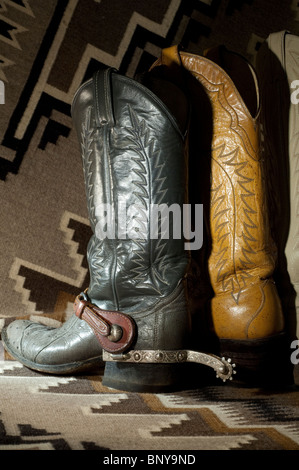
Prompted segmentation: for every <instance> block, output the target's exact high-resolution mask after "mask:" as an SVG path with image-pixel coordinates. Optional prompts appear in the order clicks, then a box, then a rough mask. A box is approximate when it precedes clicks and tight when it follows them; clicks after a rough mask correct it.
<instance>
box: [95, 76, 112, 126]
mask: <svg viewBox="0 0 299 470" xmlns="http://www.w3.org/2000/svg"><path fill="white" fill-rule="evenodd" d="M113 72H117V70H115V69H114V68H112V67H109V68H107V69H105V70H98V71H97V72H96V73H95V74H94V76H93V87H94V100H95V118H96V126H97V127H102V126H108V127H113V126H114V124H115V120H114V113H113V103H112V90H111V74H112V73H113Z"/></svg>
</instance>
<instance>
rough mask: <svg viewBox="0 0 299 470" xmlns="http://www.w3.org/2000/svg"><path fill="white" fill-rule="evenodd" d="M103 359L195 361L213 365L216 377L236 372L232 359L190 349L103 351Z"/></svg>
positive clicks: (141, 361) (229, 376)
mask: <svg viewBox="0 0 299 470" xmlns="http://www.w3.org/2000/svg"><path fill="white" fill-rule="evenodd" d="M103 360H104V361H108V362H109V361H110V362H131V363H132V362H133V363H135V364H136V363H147V364H170V363H184V362H195V363H198V364H203V365H206V366H208V367H211V368H212V369H214V370H215V372H216V377H217V378H219V379H222V380H223V382H226V380H232V379H233V375H234V374H236V371H235V367H236V365H235V364H232V361H231V359H225V358H224V357H222V358H220V357H218V356H215V355H214V354H207V353H203V352H199V351H190V350H186V349H183V350H166V351H165V350H152V349H147V350H131V351H128V352H126V353H123V354H111V353H109V352H107V351H105V350H104V351H103Z"/></svg>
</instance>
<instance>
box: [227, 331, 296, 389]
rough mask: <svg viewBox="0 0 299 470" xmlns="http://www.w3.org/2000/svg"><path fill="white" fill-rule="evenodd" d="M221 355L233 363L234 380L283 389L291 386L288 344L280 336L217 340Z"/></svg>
mask: <svg viewBox="0 0 299 470" xmlns="http://www.w3.org/2000/svg"><path fill="white" fill-rule="evenodd" d="M220 351H221V355H223V356H228V357H230V358H231V359H232V361H234V362H235V363H236V370H237V375H236V377H235V381H238V382H244V384H246V385H249V386H260V387H264V388H272V387H275V388H284V387H289V386H292V385H293V384H294V377H293V365H292V362H291V358H290V356H291V351H290V342H289V340H288V338H287V335H285V334H284V333H282V334H279V335H276V336H271V337H269V338H265V339H257V340H244V341H241V340H232V339H222V340H220Z"/></svg>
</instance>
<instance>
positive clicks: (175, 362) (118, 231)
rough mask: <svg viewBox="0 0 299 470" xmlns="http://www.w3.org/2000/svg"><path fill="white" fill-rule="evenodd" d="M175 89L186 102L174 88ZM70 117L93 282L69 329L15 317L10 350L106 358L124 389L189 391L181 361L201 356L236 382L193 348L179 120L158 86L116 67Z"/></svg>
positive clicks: (46, 359) (71, 366)
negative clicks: (78, 147)
mask: <svg viewBox="0 0 299 470" xmlns="http://www.w3.org/2000/svg"><path fill="white" fill-rule="evenodd" d="M171 87H172V85H171V84H169V86H168V93H169V91H170V89H171ZM175 96H176V98H177V99H179V100H181V104H183V101H184V97H183V96H182V93H181V92H180V91H179V90H178V89H176V95H175ZM185 103H186V101H185ZM185 106H186V108H185V109H187V105H185ZM180 109H181V110H182V106H180ZM183 114H185V115H187V113H183ZM72 117H73V121H74V125H75V128H76V130H77V133H78V137H79V140H80V142H81V152H82V160H83V168H84V176H85V183H86V195H87V202H88V210H89V218H90V223H91V228H92V230H93V236H92V237H91V240H90V242H89V245H88V253H87V258H88V264H89V269H90V285H89V288H88V290H87V291H86V292H84V293H82V294H80V295H79V296H78V297H77V299H76V301H75V303H74V308H75V313H74V315H73V316H72V317H71V318H70V320H68V321H67V322H66V323H65V324H64V325H63V326H62V327H61V328H58V329H50V328H47V327H45V326H43V325H39V324H36V323H32V322H29V321H23V320H17V321H15V322H13V323H12V324H11V325H9V327H8V328H7V329H6V330H5V331H4V332H3V338H2V339H3V342H4V345H5V348H6V349H7V350H8V351H9V352H10V354H11V355H12V356H13V357H15V358H16V359H17V360H19V361H20V362H22V363H23V364H25V365H26V366H28V367H29V368H32V369H36V370H39V371H42V372H48V373H55V374H58V373H61V374H65V373H73V372H78V371H81V370H83V369H84V368H86V367H90V366H94V365H100V364H102V359H104V361H105V362H106V366H105V374H104V381H103V383H104V385H107V386H110V387H114V388H118V389H122V390H134V391H163V390H167V389H169V388H173V387H183V386H185V385H186V381H185V380H186V379H185V373H186V370H187V369H186V368H185V367H184V364H182V363H184V362H190V361H193V360H195V361H197V362H202V363H203V364H206V365H209V366H211V367H212V368H213V369H215V370H216V371H217V372H218V375H219V376H220V377H221V378H223V379H224V380H225V379H226V378H230V377H231V375H232V366H231V364H230V363H229V362H227V361H225V360H220V359H219V358H217V357H215V356H212V355H205V354H201V353H190V351H188V350H185V348H186V347H188V346H189V338H190V331H189V329H190V313H189V310H188V305H187V295H186V284H185V282H186V281H185V277H186V273H187V270H188V262H189V261H188V251H187V250H186V249H185V248H186V247H185V241H184V237H183V233H182V232H183V220H182V214H183V211H182V209H183V204H184V202H185V193H186V176H185V173H186V172H185V166H186V164H185V159H184V136H183V134H182V131H181V129H180V127H179V125H178V121H177V120H176V119H175V118H174V117H173V115H172V114H171V113H170V111H169V110H168V108H167V107H166V106H165V104H164V103H163V102H162V101H161V100H160V99H159V98H158V97H157V95H156V94H154V93H153V92H152V91H150V90H149V89H148V88H146V87H145V86H143V85H141V84H140V83H138V82H136V81H134V80H132V79H129V78H127V77H124V76H121V75H119V74H117V73H116V72H115V71H113V70H112V69H107V70H105V71H101V72H98V73H97V74H96V75H95V76H94V77H93V79H91V80H89V81H88V82H86V83H85V84H83V85H82V86H81V87H80V88H79V90H78V92H77V93H76V95H75V98H74V101H73V105H72ZM179 121H180V118H179ZM172 210H173V211H174V212H175V211H176V216H175V215H174V216H173V218H172V217H171V216H170V214H169V211H170V212H171V211H172ZM163 211H164V213H163ZM159 215H161V218H159ZM102 351H104V352H103V356H102ZM194 354H195V356H194ZM194 357H195V359H194Z"/></svg>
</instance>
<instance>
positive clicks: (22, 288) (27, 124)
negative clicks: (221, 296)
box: [0, 0, 299, 451]
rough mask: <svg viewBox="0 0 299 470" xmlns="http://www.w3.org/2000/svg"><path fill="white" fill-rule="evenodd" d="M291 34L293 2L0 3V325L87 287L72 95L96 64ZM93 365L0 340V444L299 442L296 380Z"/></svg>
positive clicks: (210, 446)
mask: <svg viewBox="0 0 299 470" xmlns="http://www.w3.org/2000/svg"><path fill="white" fill-rule="evenodd" d="M282 29H287V30H290V31H291V32H293V34H297V35H299V6H298V2H297V1H296V0H290V1H289V2H272V1H271V0H239V1H235V0H222V1H220V0H188V1H186V0H163V1H161V0H151V1H140V0H130V1H129V0H128V1H123V0H39V1H38V2H34V1H33V0H0V200H1V204H0V216H1V224H0V246H1V263H0V292H1V296H0V334H1V330H2V328H3V327H4V326H5V325H6V324H8V323H9V322H11V321H12V320H13V319H15V318H16V317H19V318H32V319H34V320H36V321H40V322H44V323H45V324H47V325H49V326H54V327H55V326H59V325H61V323H63V322H64V321H66V320H67V319H68V318H69V316H70V315H71V314H72V313H73V310H72V303H73V300H74V298H75V296H76V295H78V294H79V293H80V292H81V291H82V290H83V289H85V288H86V287H88V282H89V277H88V276H89V275H88V269H87V261H86V248H87V243H88V240H89V237H90V235H91V231H90V227H89V222H88V215H87V208H86V200H85V189H84V182H83V172H82V164H81V157H80V151H79V143H78V141H77V136H76V135H75V132H74V129H73V125H72V120H71V116H70V106H71V102H72V99H73V95H74V93H75V91H76V89H77V88H78V87H79V85H80V84H81V83H82V82H83V81H85V80H87V79H88V78H90V77H91V76H92V74H93V72H94V71H95V70H96V69H99V68H102V67H105V66H112V67H115V68H117V69H119V70H120V72H121V73H122V74H125V75H127V76H129V77H134V76H135V75H136V74H138V73H140V72H143V71H144V70H147V69H148V67H149V66H150V65H151V64H152V63H153V62H154V60H155V59H156V58H157V57H158V56H159V54H160V51H161V49H162V48H164V47H168V46H170V45H172V44H181V45H182V47H183V48H185V49H186V50H188V51H190V52H193V53H198V54H202V53H203V51H204V50H205V49H206V48H208V47H211V46H214V45H216V44H225V45H226V46H227V47H228V48H230V49H232V50H235V51H236V52H239V53H240V54H242V55H244V56H246V57H247V58H248V59H249V60H251V62H252V63H254V61H255V54H256V52H257V50H258V47H259V45H260V43H261V41H263V40H264V39H266V37H267V36H268V34H269V33H271V32H274V31H280V30H282ZM102 373H103V371H97V372H95V373H94V375H82V376H68V377H57V376H46V375H41V374H38V373H36V372H33V371H30V370H28V369H26V368H25V367H23V366H22V365H21V364H19V363H18V362H16V361H13V360H11V358H10V357H9V356H8V355H7V354H6V353H4V351H3V347H2V345H1V341H0V397H1V398H0V451H1V450H11V449H12V450H17V449H19V450H69V449H72V450H80V449H84V450H101V449H102V450H106V451H107V450H108V451H109V450H116V449H123V450H126V449H128V450H131V449H133V450H143V449H152V450H159V449H161V450H163V449H169V450H170V449H172V450H180V449H192V450H204V449H207V450H223V449H229V450H239V449H240V450H249V449H250V450H254V449H258V450H263V449H264V450H268V449H269V450H298V449H299V422H298V420H299V406H298V405H299V397H298V386H299V378H298V366H297V378H296V384H297V388H296V387H295V388H294V389H292V390H289V391H286V392H276V393H270V392H266V391H262V390H259V389H248V388H244V387H236V386H235V385H233V384H230V383H229V384H227V383H226V384H224V385H222V384H217V385H215V384H214V383H213V384H212V383H211V384H209V385H205V386H203V387H202V388H200V389H197V390H189V391H185V392H177V393H174V394H139V393H123V392H119V391H115V390H110V389H107V388H105V387H104V386H103V385H102Z"/></svg>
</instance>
